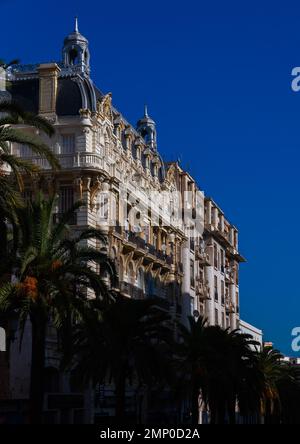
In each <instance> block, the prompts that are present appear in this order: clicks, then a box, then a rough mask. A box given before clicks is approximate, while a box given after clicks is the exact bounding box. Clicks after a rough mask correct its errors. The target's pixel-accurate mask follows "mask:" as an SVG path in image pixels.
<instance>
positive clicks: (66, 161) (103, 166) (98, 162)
mask: <svg viewBox="0 0 300 444" xmlns="http://www.w3.org/2000/svg"><path fill="white" fill-rule="evenodd" d="M57 157H58V160H59V163H60V165H61V167H62V169H72V168H87V169H97V170H103V171H106V172H107V173H111V171H110V165H109V164H108V163H107V162H106V160H105V158H104V157H103V156H101V155H100V154H97V153H89V152H81V153H73V154H57ZM22 158H23V159H26V160H30V162H32V163H33V164H35V165H38V166H39V167H40V168H42V169H44V170H49V169H51V167H50V165H49V163H48V161H47V160H46V159H45V158H44V157H40V156H35V155H32V156H22Z"/></svg>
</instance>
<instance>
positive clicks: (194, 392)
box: [176, 316, 207, 425]
mask: <svg viewBox="0 0 300 444" xmlns="http://www.w3.org/2000/svg"><path fill="white" fill-rule="evenodd" d="M206 328H207V319H205V318H203V317H202V316H199V317H198V318H197V319H195V318H194V317H192V316H191V317H189V328H187V327H185V326H184V325H183V324H179V334H180V341H179V344H178V345H177V347H176V355H177V365H178V372H179V375H180V376H179V381H180V386H181V388H182V389H183V390H184V393H185V390H186V389H187V388H188V387H189V388H190V389H189V395H190V399H191V414H192V418H191V419H192V424H193V425H197V424H198V423H199V396H200V391H201V389H203V390H205V387H206V380H207V373H206V367H205V362H204V350H203V345H204V341H203V336H204V333H205V330H206Z"/></svg>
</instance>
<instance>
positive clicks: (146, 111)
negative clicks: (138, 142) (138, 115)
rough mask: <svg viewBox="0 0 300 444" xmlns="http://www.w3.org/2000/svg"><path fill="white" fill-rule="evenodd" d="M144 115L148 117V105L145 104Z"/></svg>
mask: <svg viewBox="0 0 300 444" xmlns="http://www.w3.org/2000/svg"><path fill="white" fill-rule="evenodd" d="M144 117H149V116H148V106H147V105H146V104H145V105H144Z"/></svg>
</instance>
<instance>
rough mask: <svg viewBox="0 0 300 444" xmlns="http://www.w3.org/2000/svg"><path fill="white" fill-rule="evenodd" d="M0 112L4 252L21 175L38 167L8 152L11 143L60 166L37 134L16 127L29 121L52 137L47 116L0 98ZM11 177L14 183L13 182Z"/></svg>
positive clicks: (0, 229) (17, 203) (0, 226)
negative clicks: (41, 115)
mask: <svg viewBox="0 0 300 444" xmlns="http://www.w3.org/2000/svg"><path fill="white" fill-rule="evenodd" d="M0 116H1V117H0V246H1V251H2V253H4V254H5V253H6V252H7V250H6V239H7V224H6V221H7V220H11V219H15V212H14V209H15V208H16V207H19V206H21V205H22V198H21V195H20V191H23V175H24V174H30V175H32V174H36V173H38V172H39V171H40V169H39V167H38V166H37V165H34V164H33V163H31V162H30V161H27V160H24V159H21V158H19V157H17V156H15V155H13V154H11V148H10V146H11V144H12V143H18V144H21V145H26V146H28V147H29V148H30V149H31V150H32V152H33V153H36V154H37V155H40V156H42V157H45V158H46V159H47V160H48V162H49V164H50V166H51V167H52V168H54V169H58V168H59V162H58V160H57V158H56V157H55V155H54V154H53V153H52V151H51V150H50V148H48V146H47V145H46V144H45V143H44V142H43V141H42V139H41V138H40V137H38V136H36V135H31V134H28V133H25V132H24V130H22V129H20V128H17V127H16V126H17V125H29V126H32V127H34V128H35V129H37V130H38V131H40V132H42V133H44V134H46V135H47V136H49V137H52V135H53V134H54V128H53V126H52V125H51V124H50V123H49V122H48V121H47V120H46V119H44V118H42V117H40V116H36V115H34V114H32V113H28V112H26V111H24V110H23V109H22V108H21V107H20V106H19V105H18V104H17V103H13V102H7V101H4V102H1V101H0ZM9 172H10V175H9V177H8V173H9ZM13 180H14V181H15V182H16V183H17V187H15V186H14V183H13ZM5 259H6V258H5V257H4V260H5Z"/></svg>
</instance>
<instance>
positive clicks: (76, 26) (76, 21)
mask: <svg viewBox="0 0 300 444" xmlns="http://www.w3.org/2000/svg"><path fill="white" fill-rule="evenodd" d="M74 31H75V32H78V17H77V15H76V17H75V29H74Z"/></svg>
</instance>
